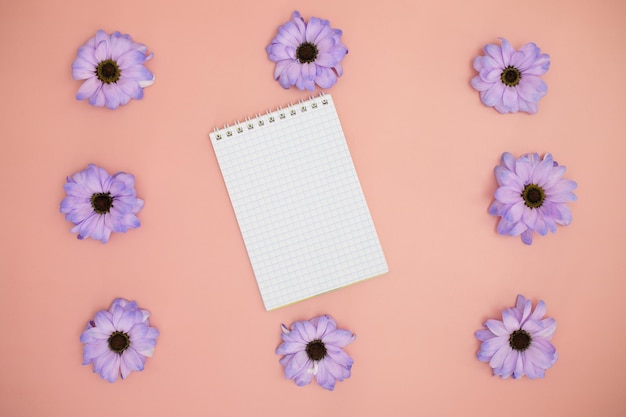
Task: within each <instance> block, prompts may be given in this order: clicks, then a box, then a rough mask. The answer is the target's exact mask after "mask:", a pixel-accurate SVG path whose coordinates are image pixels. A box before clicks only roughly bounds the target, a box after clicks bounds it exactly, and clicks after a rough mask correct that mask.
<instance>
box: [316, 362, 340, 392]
mask: <svg viewBox="0 0 626 417" xmlns="http://www.w3.org/2000/svg"><path fill="white" fill-rule="evenodd" d="M315 379H316V380H317V383H318V384H319V386H321V387H322V388H326V389H327V390H330V391H332V390H334V389H335V383H336V381H337V380H336V378H335V377H334V376H333V375H332V374H331V373H330V372H328V368H327V366H326V361H320V362H319V364H318V369H317V375H316V376H315Z"/></svg>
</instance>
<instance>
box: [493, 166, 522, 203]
mask: <svg viewBox="0 0 626 417" xmlns="http://www.w3.org/2000/svg"><path fill="white" fill-rule="evenodd" d="M509 172H510V171H509ZM494 197H495V198H496V199H497V200H498V201H500V202H501V203H503V204H515V203H519V202H520V201H523V199H522V196H521V192H520V187H518V186H517V185H516V188H513V187H510V186H506V185H505V186H502V187H499V188H498V189H497V190H496V192H495V193H494Z"/></svg>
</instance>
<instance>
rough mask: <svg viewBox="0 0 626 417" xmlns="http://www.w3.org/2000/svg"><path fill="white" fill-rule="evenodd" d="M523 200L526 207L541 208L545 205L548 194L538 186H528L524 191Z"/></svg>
mask: <svg viewBox="0 0 626 417" xmlns="http://www.w3.org/2000/svg"><path fill="white" fill-rule="evenodd" d="M522 198H523V199H524V204H526V207H529V208H531V209H533V208H539V207H541V205H542V204H543V200H545V199H546V193H545V192H544V191H543V188H541V187H540V186H538V185H537V184H528V185H526V186H525V187H524V191H522Z"/></svg>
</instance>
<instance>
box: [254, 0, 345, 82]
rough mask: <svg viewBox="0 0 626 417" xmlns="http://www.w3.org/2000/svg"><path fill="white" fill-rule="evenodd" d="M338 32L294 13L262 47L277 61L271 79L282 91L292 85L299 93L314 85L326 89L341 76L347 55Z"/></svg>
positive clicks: (327, 23)
mask: <svg viewBox="0 0 626 417" xmlns="http://www.w3.org/2000/svg"><path fill="white" fill-rule="evenodd" d="M341 33H342V32H341V30H339V29H333V28H331V27H330V24H329V22H328V20H323V19H318V18H317V17H312V18H311V19H309V22H308V23H305V22H304V19H303V18H302V17H300V13H298V12H297V11H296V12H293V14H292V15H291V20H290V21H288V22H287V23H285V24H284V25H282V26H281V27H280V28H278V35H276V37H275V38H274V40H272V42H271V43H270V44H269V45H268V46H267V47H266V48H265V50H266V52H267V55H268V57H269V59H270V60H271V61H273V62H276V68H275V69H274V79H277V80H278V81H279V82H280V85H282V86H283V88H289V87H291V86H292V85H295V86H296V87H297V88H299V89H300V90H304V89H305V88H306V89H309V90H311V91H313V90H315V84H317V85H319V86H320V87H321V88H329V87H331V86H333V85H334V84H335V83H336V82H337V77H340V76H341V74H343V67H342V66H341V60H342V59H343V57H344V56H345V55H346V54H347V53H348V49H347V48H346V46H345V45H344V44H343V43H341Z"/></svg>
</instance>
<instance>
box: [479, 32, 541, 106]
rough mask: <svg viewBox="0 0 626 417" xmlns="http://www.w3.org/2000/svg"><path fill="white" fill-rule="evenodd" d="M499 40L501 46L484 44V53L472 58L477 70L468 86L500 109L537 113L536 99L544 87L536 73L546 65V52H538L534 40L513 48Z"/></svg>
mask: <svg viewBox="0 0 626 417" xmlns="http://www.w3.org/2000/svg"><path fill="white" fill-rule="evenodd" d="M500 40H501V41H502V47H500V46H498V45H493V44H489V45H486V46H485V48H484V51H485V55H484V56H477V57H476V58H474V69H475V70H476V71H478V73H479V74H478V75H477V76H476V77H474V78H472V87H474V89H476V90H477V91H479V92H480V100H481V101H482V102H483V104H484V105H485V106H489V107H495V108H496V110H498V111H499V112H500V113H516V112H518V111H523V112H527V113H530V114H532V113H537V102H538V101H539V100H540V99H541V98H542V97H543V96H545V95H546V92H547V91H548V86H547V85H546V83H545V82H544V81H543V80H542V79H541V78H539V76H540V75H543V74H545V73H546V71H548V68H550V56H549V55H547V54H542V53H541V50H540V49H539V48H538V47H537V45H535V44H534V43H527V44H526V45H524V46H522V47H521V48H520V49H519V50H518V51H516V50H515V49H513V47H512V46H511V44H510V43H509V42H508V41H507V40H506V39H504V38H500Z"/></svg>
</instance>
